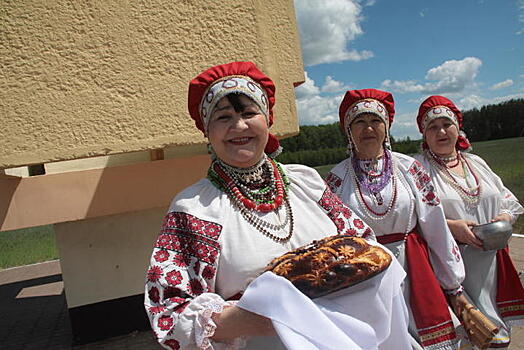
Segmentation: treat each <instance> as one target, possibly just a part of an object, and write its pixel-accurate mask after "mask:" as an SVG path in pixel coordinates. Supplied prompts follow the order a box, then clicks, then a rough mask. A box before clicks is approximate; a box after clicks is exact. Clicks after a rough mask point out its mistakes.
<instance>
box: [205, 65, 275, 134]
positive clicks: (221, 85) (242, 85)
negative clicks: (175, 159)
mask: <svg viewBox="0 0 524 350" xmlns="http://www.w3.org/2000/svg"><path fill="white" fill-rule="evenodd" d="M232 93H240V94H244V95H246V96H247V97H249V98H251V99H252V100H253V101H254V102H255V103H256V104H257V105H258V107H260V110H261V111H262V113H263V114H264V115H265V116H266V122H268V124H269V120H268V114H269V106H268V99H267V96H266V92H265V91H264V89H262V88H261V87H260V85H258V84H257V83H256V82H255V81H254V80H252V79H250V78H249V77H247V76H241V75H230V76H227V77H224V78H222V79H219V80H217V81H216V82H214V83H213V84H212V85H210V86H209V88H208V89H207V90H206V92H205V93H204V96H203V97H202V101H201V102H200V108H199V110H200V117H201V118H202V124H204V127H205V130H206V132H207V129H208V124H209V120H210V118H211V115H212V114H213V110H214V109H215V107H216V104H217V103H218V101H220V100H221V99H222V98H223V97H224V96H226V95H229V94H232Z"/></svg>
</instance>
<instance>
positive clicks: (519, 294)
mask: <svg viewBox="0 0 524 350" xmlns="http://www.w3.org/2000/svg"><path fill="white" fill-rule="evenodd" d="M417 124H418V128H419V131H420V132H421V133H422V135H423V138H424V140H423V141H424V142H423V152H422V154H420V155H418V156H417V157H416V158H417V159H419V160H420V161H421V162H422V163H423V164H424V166H425V167H426V169H428V171H429V173H430V175H431V178H432V180H433V184H434V185H435V188H436V191H437V194H438V195H439V197H440V199H441V201H442V207H443V208H444V213H445V215H446V219H447V223H448V226H449V228H450V230H451V233H452V234H453V236H454V238H455V240H456V241H457V242H458V243H459V244H460V251H461V254H462V257H463V259H464V265H465V268H466V278H465V280H464V282H463V283H462V285H463V286H464V288H465V292H466V294H467V296H468V297H469V298H470V299H471V301H472V303H473V304H475V305H476V306H477V307H478V308H479V309H480V311H481V312H482V313H484V314H485V315H486V316H487V317H488V318H489V319H490V320H491V321H492V322H494V323H495V324H496V325H497V326H498V327H499V332H498V334H497V335H496V336H495V337H494V338H493V340H492V341H491V344H490V348H499V349H501V348H507V347H508V346H509V343H510V334H511V325H514V324H523V323H524V289H523V288H522V283H521V281H520V279H519V277H518V274H517V271H516V270H515V266H514V265H513V262H512V260H511V257H510V256H509V251H508V247H507V245H506V244H505V242H499V243H501V244H502V245H501V247H504V246H505V247H504V248H503V249H498V250H486V249H489V247H488V246H487V242H486V241H485V242H484V243H483V242H482V240H481V239H480V238H479V237H477V236H476V235H475V233H474V231H475V227H477V228H481V227H480V226H477V225H482V224H487V223H490V222H499V224H497V225H498V226H504V225H502V224H503V221H507V222H509V223H513V222H515V220H516V219H517V217H518V216H519V215H520V214H522V213H523V212H524V209H523V207H522V206H521V205H520V203H519V201H518V199H517V198H516V197H515V196H514V195H513V194H512V193H511V192H510V191H509V190H508V189H507V188H506V187H505V186H504V184H503V183H502V181H501V179H500V178H499V177H498V176H497V174H495V173H494V172H493V171H492V170H491V169H490V167H489V166H488V165H487V164H486V162H485V161H484V160H483V159H482V158H480V157H479V156H477V155H474V154H471V153H467V150H469V149H470V143H469V141H468V139H467V138H466V136H465V134H464V133H463V132H462V131H461V130H460V128H461V127H462V113H461V111H460V110H459V109H458V108H457V107H456V106H455V104H454V103H453V102H452V101H451V100H449V99H447V98H446V97H443V96H430V97H428V98H427V99H426V100H425V101H424V102H422V104H421V105H420V108H419V112H418V116H417ZM497 225H492V226H497ZM507 226H509V225H507ZM486 228H489V227H486ZM492 234H497V232H493V233H492Z"/></svg>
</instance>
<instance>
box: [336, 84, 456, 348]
mask: <svg viewBox="0 0 524 350" xmlns="http://www.w3.org/2000/svg"><path fill="white" fill-rule="evenodd" d="M394 114H395V108H394V100H393V96H392V95H391V94H390V93H389V92H386V91H381V90H376V89H363V90H350V91H348V92H347V93H346V95H345V96H344V99H343V101H342V103H341V105H340V109H339V116H340V126H341V128H342V130H343V132H344V133H345V134H346V136H347V140H348V154H349V157H348V158H347V159H345V160H344V161H342V162H341V163H339V164H338V165H336V166H335V167H334V168H333V169H332V170H331V172H330V173H329V174H328V177H327V182H328V185H329V186H330V187H331V190H332V191H333V192H334V193H335V194H337V195H338V196H339V197H340V198H341V199H342V201H343V202H344V203H346V204H347V205H349V206H350V207H351V208H352V209H353V210H354V211H355V212H356V213H357V214H358V215H359V216H360V217H361V218H363V219H364V220H365V221H366V223H367V224H368V225H370V226H371V227H372V228H373V231H374V232H375V234H376V236H377V240H378V241H379V242H381V243H382V244H385V245H386V246H387V247H388V248H389V249H390V250H391V251H392V252H393V253H394V254H395V256H396V257H397V259H398V260H399V261H400V262H401V264H402V265H403V266H404V268H405V270H406V272H407V273H408V281H409V283H406V285H405V288H404V295H405V297H406V301H407V302H408V303H409V306H410V309H411V317H410V333H411V334H412V336H413V338H414V340H416V342H417V343H418V344H419V345H415V346H416V347H418V348H421V347H422V348H424V349H455V348H456V347H457V343H458V338H457V334H456V331H455V326H454V324H453V321H452V317H453V316H452V315H451V314H450V312H449V311H448V309H449V308H448V304H447V301H446V295H445V294H447V295H448V296H449V297H450V298H452V299H453V300H454V302H457V305H458V304H459V303H458V301H460V302H463V301H464V299H463V297H462V296H460V293H461V292H462V286H461V282H462V280H463V279H464V265H463V262H462V259H461V256H460V253H459V249H458V247H457V245H456V243H455V241H454V240H453V237H452V235H451V233H450V232H449V229H448V227H447V225H446V221H445V218H444V213H443V210H442V207H441V206H440V204H439V203H440V202H439V198H438V197H437V195H436V193H435V190H434V188H433V184H432V182H431V179H430V178H429V175H428V174H427V173H426V171H425V170H424V168H423V167H422V165H421V164H420V163H419V162H418V161H416V160H415V159H413V158H411V157H408V156H406V155H403V154H400V153H396V152H392V151H391V150H390V145H389V129H390V126H391V123H392V122H393V116H394ZM442 290H444V293H445V294H444V293H443V291H442Z"/></svg>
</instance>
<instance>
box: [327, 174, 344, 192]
mask: <svg viewBox="0 0 524 350" xmlns="http://www.w3.org/2000/svg"><path fill="white" fill-rule="evenodd" d="M326 184H327V185H328V187H329V189H330V190H331V192H333V193H337V191H338V189H339V188H340V186H342V179H341V178H340V177H338V176H337V175H335V174H333V173H328V175H327V178H326Z"/></svg>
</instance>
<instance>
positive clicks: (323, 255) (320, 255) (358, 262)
mask: <svg viewBox="0 0 524 350" xmlns="http://www.w3.org/2000/svg"><path fill="white" fill-rule="evenodd" d="M391 259H392V258H391V256H390V255H389V254H388V253H387V252H386V251H385V250H384V249H382V248H380V247H377V246H373V245H370V244H369V243H367V242H366V240H365V239H363V238H360V237H353V236H348V235H337V236H331V237H326V238H324V239H321V240H317V241H313V242H312V243H310V244H308V245H306V246H303V247H300V248H297V249H295V250H292V251H290V252H288V253H286V254H284V255H282V256H280V257H277V258H275V259H273V260H272V261H271V262H270V263H269V264H268V266H267V267H266V269H265V271H272V272H273V273H275V274H277V275H279V276H282V277H285V278H287V279H288V280H289V281H290V282H291V283H293V285H294V286H295V287H296V288H297V289H298V290H300V291H301V292H302V293H304V294H305V295H307V296H308V297H310V298H317V297H320V296H323V295H326V294H329V293H332V292H334V291H337V290H339V289H343V288H346V287H349V286H352V285H354V284H357V283H359V282H362V281H365V280H367V279H369V278H371V277H373V276H375V275H376V274H378V273H379V272H381V271H383V270H385V269H386V268H387V267H388V266H389V264H390V263H391Z"/></svg>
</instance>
